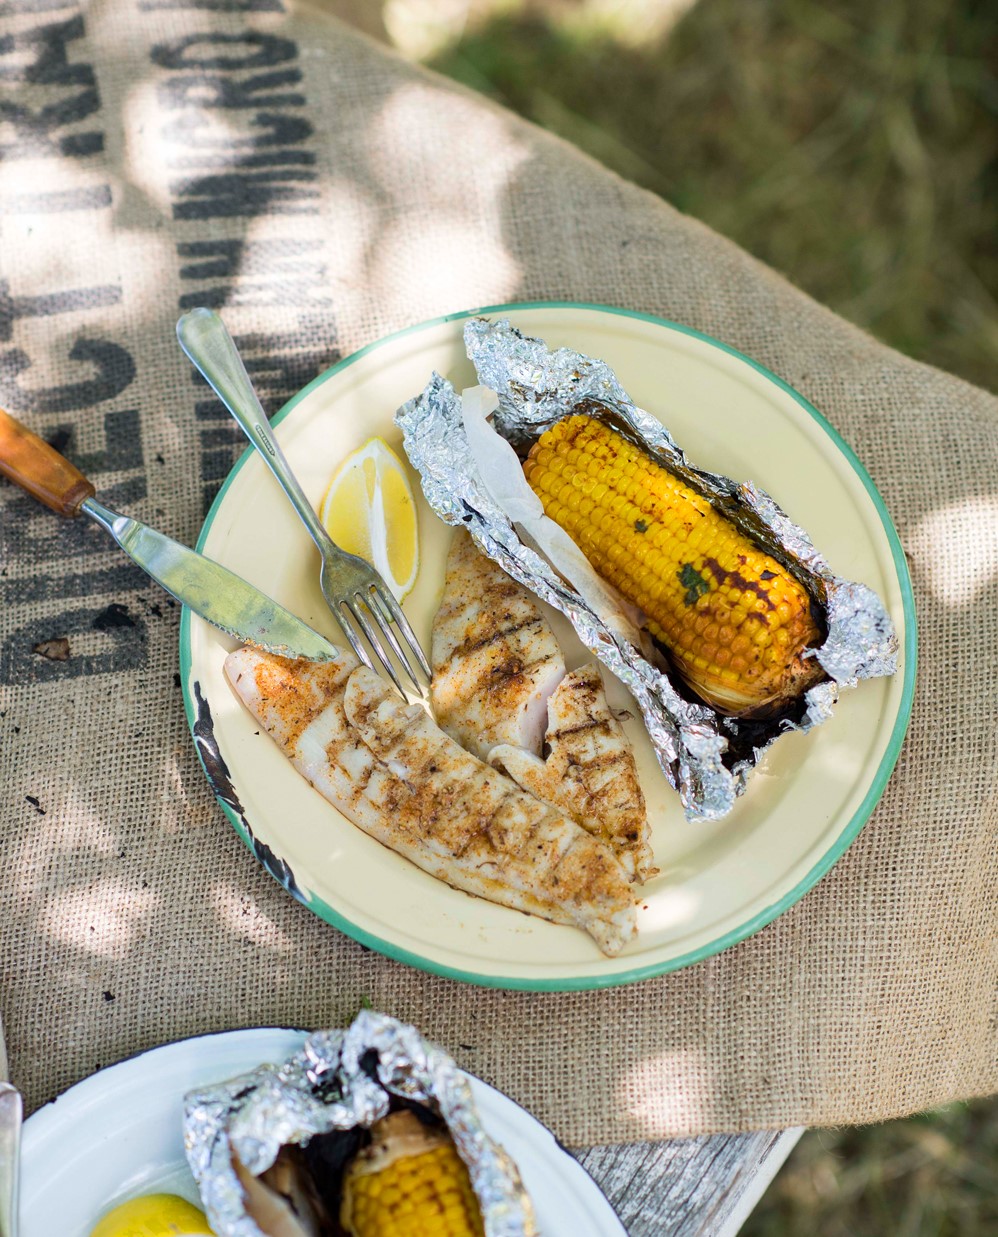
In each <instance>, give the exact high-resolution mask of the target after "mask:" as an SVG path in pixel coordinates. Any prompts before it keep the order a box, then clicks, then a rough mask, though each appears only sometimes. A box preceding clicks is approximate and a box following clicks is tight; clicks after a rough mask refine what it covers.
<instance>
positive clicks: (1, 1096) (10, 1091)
mask: <svg viewBox="0 0 998 1237" xmlns="http://www.w3.org/2000/svg"><path fill="white" fill-rule="evenodd" d="M7 1077H8V1074H7V1048H6V1045H5V1044H4V1041H3V1023H2V1022H0V1237H17V1182H18V1177H19V1176H20V1160H21V1120H22V1117H23V1115H24V1112H23V1105H22V1103H21V1093H20V1091H18V1089H17V1088H16V1087H12V1086H11V1085H10V1083H9V1082H7Z"/></svg>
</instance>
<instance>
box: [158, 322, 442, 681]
mask: <svg viewBox="0 0 998 1237" xmlns="http://www.w3.org/2000/svg"><path fill="white" fill-rule="evenodd" d="M177 339H178V340H179V341H180V346H181V348H183V350H184V352H186V354H187V356H188V357H189V358H190V360H191V361H192V362H193V363H194V365H195V366H196V367H197V368H198V369H199V370H200V371H201V373H202V374H203V375H204V377H205V378H206V379H207V381H208V383H209V385H210V386H211V387H212V388H213V389H214V391H215V393H216V394H217V395H218V397H219V399H220V400H221V401H222V403H223V404H224V405H225V406H226V408H228V410H229V412H231V413H232V415H233V417H234V418H235V419H236V422H237V423H238V424H239V427H240V428H241V429H242V431H243V432H244V433H245V435H246V437H247V438H248V439H249V440H250V442H251V443H252V444H253V446H254V447H256V449H257V450H258V451H259V452H260V454H261V455H262V456H263V459H264V462H265V463H266V464H267V466H268V467H269V468H270V471H271V472H272V473H273V474H274V476H275V477H276V478H277V480H278V482H279V483H280V486H281V488H282V489H283V490H284V492H285V494H287V496H288V498H289V499H290V500H291V503H292V505H293V506H294V509H295V510H296V511H297V512H298V515H299V516H300V517H301V520H302V523H303V524H304V525H305V528H306V529H307V530H308V533H309V536H310V537H311V538H312V540H313V541H314V542H315V544H316V546H317V548H318V550H319V555H320V557H321V559H322V567H321V570H320V573H319V587H320V588H321V589H322V595H323V597H325V599H326V604H327V605H328V606H329V608H330V610H332V612H333V616H334V617H335V619H336V620H337V622H338V623H339V625H340V627H341V628H342V629H343V634H344V635H345V636H346V638H347V640H349V642H350V647H351V648H352V649H353V651H354V653H356V655H357V657H358V658H359V659H360V660H361V661H362V662H363V663H364V664H365V665H366V666H368V667H369V668H370V669H372V670H373V669H374V666H373V665H372V663H371V659H370V657H369V655H368V652H367V649H366V648H365V647H364V645H363V643H362V641H361V635H363V636H364V637H366V639H367V642H368V644H370V646H371V648H372V649H374V652H375V653H376V654H377V656H378V659H379V660H380V662H381V664H382V667H383V668H384V671H385V673H386V674H387V675H388V677H389V678H390V679H391V680H392V682H393V683H394V684H395V686H396V687H397V688H398V690H399V691H400V692H401V694H402V696H403V697H404V696H405V688H404V687H403V686H402V681H401V679H400V678H399V675H398V674H397V673H396V670H395V667H394V665H393V664H392V661H391V658H390V656H389V654H388V650H387V649H386V648H385V644H387V645H388V646H389V648H390V649H391V651H392V652H393V653H394V654H395V657H396V658H397V659H398V662H399V664H400V665H401V666H402V667H403V668H404V669H405V671H406V673H407V674H408V676H409V678H410V679H411V680H412V683H413V685H414V687H415V689H416V691H417V692H418V693H419V694H420V695H421V696H422V695H423V686H422V684H421V683H420V681H419V679H418V678H417V677H416V671H415V670H414V669H413V666H412V664H411V662H410V659H409V658H410V656H411V657H412V658H413V659H414V660H415V661H416V662H417V663H418V666H419V669H420V670H421V671H422V672H423V675H424V676H425V678H426V679H427V680H429V678H430V665H429V662H428V661H427V660H426V654H425V653H424V652H423V650H422V649H421V648H420V646H419V641H418V640H417V639H416V636H415V635H414V633H413V630H412V628H411V627H410V626H409V623H408V620H407V619H406V617H405V615H404V614H403V613H402V607H401V606H400V605H399V603H398V602H397V601H396V600H395V598H394V596H393V595H392V593H391V590H390V589H389V588H388V586H387V585H386V584H385V582H384V580H383V579H382V577H381V575H380V574H379V573H378V572H377V571H376V570H375V569H374V567H372V566H371V564H370V563H368V562H366V561H365V560H364V559H362V558H359V557H358V556H357V555H356V554H348V553H347V552H346V550H342V549H340V547H339V546H338V545H337V544H336V543H335V542H334V541H333V540H332V538H331V537H330V536H329V534H328V533H327V532H326V530H325V528H324V527H323V526H322V523H321V521H320V520H319V518H318V516H317V515H316V513H315V510H314V509H313V507H312V504H311V503H310V502H309V501H308V499H307V498H306V497H305V492H304V491H303V490H302V488H301V486H300V485H299V483H298V481H297V479H296V478H295V476H294V474H293V473H292V471H291V468H290V466H289V465H288V461H287V460H286V459H285V457H284V453H283V452H282V451H281V448H280V447H279V446H278V445H277V440H276V438H275V437H274V435H273V432H272V431H271V428H270V423H269V421H268V420H267V414H266V413H265V412H264V410H263V406H262V404H261V403H260V400H259V397H258V396H257V394H256V391H255V390H254V389H253V384H252V383H251V382H250V378H249V375H248V374H247V372H246V367H245V365H244V364H243V361H242V357H240V355H239V351H238V349H237V348H236V345H235V341H234V340H233V338H232V336H231V335H230V334H229V332H228V329H227V328H226V326H225V323H224V322H223V321H222V319H221V318H220V317H219V315H218V314H217V313H215V312H214V310H211V309H192V310H191V311H190V312H189V313H186V314H184V315H183V317H182V318H181V319H180V321H179V322H178V323H177ZM394 628H398V633H399V634H398V635H396V633H395V630H394ZM400 637H401V639H400ZM382 641H384V643H382ZM403 645H405V646H406V647H407V648H408V655H407V653H406V651H405V648H403Z"/></svg>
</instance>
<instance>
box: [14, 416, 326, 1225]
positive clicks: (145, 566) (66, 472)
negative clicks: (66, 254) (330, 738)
mask: <svg viewBox="0 0 998 1237" xmlns="http://www.w3.org/2000/svg"><path fill="white" fill-rule="evenodd" d="M0 473H3V474H4V476H6V477H9V478H10V480H11V481H13V482H14V483H15V484H16V485H19V486H20V487H21V488H22V489H23V490H26V491H27V492H28V493H29V494H30V495H31V496H32V497H33V498H37V499H38V501H39V502H40V503H43V504H44V505H45V506H46V507H48V508H49V509H50V510H51V511H55V512H56V513H57V514H58V515H64V516H77V515H79V514H80V513H81V512H82V513H83V514H84V515H86V516H89V517H90V519H92V520H94V521H95V522H96V523H97V524H99V525H100V526H101V527H102V528H105V529H107V531H108V532H109V533H110V534H111V536H112V537H113V538H114V539H115V541H117V543H118V545H120V546H121V548H122V549H123V550H124V551H125V553H126V554H127V555H128V556H129V557H130V558H131V559H132V560H133V561H134V562H136V563H138V565H139V566H140V567H141V568H142V570H143V571H144V572H146V573H147V574H148V575H150V576H151V577H152V578H153V579H154V580H155V581H156V583H157V584H159V585H160V586H161V587H162V588H165V589H166V591H167V592H168V593H170V594H171V595H172V596H173V597H176V599H177V600H178V601H180V602H183V604H184V605H185V606H189V607H190V609H192V610H193V611H194V612H195V614H200V615H201V617H202V618H203V619H207V620H208V622H209V623H212V624H214V626H215V627H218V628H220V629H221V630H222V631H224V632H226V634H227V635H230V636H235V638H236V639H237V640H242V641H243V642H245V643H248V644H254V645H256V646H257V647H258V648H261V649H264V650H265V651H266V652H268V653H277V654H279V655H280V656H282V657H304V658H307V659H308V660H309V661H331V660H332V659H333V658H335V657H338V656H339V650H338V649H337V648H336V646H335V645H333V644H331V643H330V642H329V641H328V640H327V639H326V638H325V637H324V636H320V635H319V633H318V632H317V631H313V630H312V628H311V627H309V626H308V625H307V624H305V623H303V622H302V621H301V619H299V618H296V616H295V615H293V614H292V613H291V611H290V610H285V609H284V607H283V606H280V605H278V604H277V602H276V601H273V600H272V599H271V598H270V597H268V596H267V595H266V594H265V593H261V592H260V591H259V589H256V588H254V587H253V585H252V584H248V583H247V582H246V581H245V580H244V579H242V578H241V577H240V576H237V575H235V574H234V572H231V571H229V570H228V569H227V568H225V567H222V566H221V565H220V564H219V563H215V562H212V560H211V559H210V558H205V557H204V555H202V554H198V553H196V552H195V551H194V550H190V549H188V548H187V546H185V545H181V544H180V543H179V542H178V541H174V540H173V539H172V538H170V537H167V536H166V535H165V534H164V533H159V532H156V530H155V529H153V528H150V527H149V526H148V525H147V524H142V523H141V522H140V521H139V520H133V519H132V518H131V517H130V516H127V515H121V514H119V513H118V512H117V511H112V510H111V508H110V507H105V506H104V504H103V503H101V502H98V501H97V498H96V493H97V491H96V490H95V489H94V487H93V485H92V484H91V483H90V482H89V481H88V480H87V478H86V477H85V476H84V475H83V473H81V472H80V470H79V469H78V468H77V467H76V466H75V465H74V464H71V463H70V462H69V460H67V459H65V458H64V457H63V456H61V455H60V454H59V452H58V451H56V450H55V448H54V447H52V446H50V445H49V444H48V443H47V442H45V441H43V440H42V439H41V438H39V437H38V435H37V434H33V433H32V432H31V430H29V429H28V428H27V427H26V426H24V425H22V424H21V422H20V421H18V420H17V419H16V418H15V417H12V416H11V415H10V413H9V412H4V411H3V410H2V409H0ZM0 1237H5V1234H4V1233H3V1230H0Z"/></svg>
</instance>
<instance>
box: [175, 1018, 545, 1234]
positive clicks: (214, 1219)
mask: <svg viewBox="0 0 998 1237" xmlns="http://www.w3.org/2000/svg"><path fill="white" fill-rule="evenodd" d="M372 1051H373V1052H374V1053H376V1054H377V1063H376V1067H375V1069H374V1071H373V1072H374V1073H375V1075H376V1077H374V1078H372V1077H371V1076H370V1074H369V1073H368V1072H367V1070H366V1069H365V1068H364V1066H365V1065H366V1066H368V1068H370V1055H369V1054H371V1053H372ZM362 1062H363V1064H362ZM393 1095H395V1096H400V1097H402V1098H404V1099H408V1100H413V1101H416V1102H417V1103H420V1104H425V1105H426V1106H427V1108H429V1109H431V1110H432V1111H433V1112H434V1113H436V1114H437V1115H438V1116H441V1117H442V1118H443V1119H444V1121H445V1122H446V1123H447V1126H448V1128H449V1130H450V1133H451V1136H452V1137H453V1139H454V1143H455V1145H456V1147H457V1150H458V1153H459V1154H460V1156H461V1158H462V1159H463V1160H464V1162H465V1164H467V1166H468V1170H469V1173H470V1176H471V1183H472V1185H473V1187H474V1189H475V1193H476V1194H477V1196H478V1199H479V1202H480V1204H481V1208H482V1216H483V1219H484V1222H485V1232H486V1234H487V1237H537V1235H538V1230H537V1227H536V1223H535V1220H534V1212H533V1206H532V1204H531V1201H530V1198H529V1196H528V1195H527V1193H526V1191H525V1190H524V1188H523V1183H522V1181H521V1180H520V1174H519V1172H518V1170H517V1167H516V1165H515V1164H514V1163H513V1161H512V1159H511V1158H510V1156H509V1155H508V1154H507V1153H506V1152H505V1151H504V1150H503V1149H502V1147H500V1146H499V1145H498V1144H497V1143H495V1142H494V1141H493V1140H492V1139H491V1138H490V1137H489V1136H488V1134H487V1133H486V1132H485V1130H484V1129H483V1127H482V1122H481V1118H480V1117H479V1114H478V1110H477V1108H476V1106H475V1102H474V1098H473V1097H472V1094H471V1087H470V1086H469V1084H468V1081H467V1079H466V1078H465V1076H464V1075H463V1074H462V1073H461V1072H460V1070H459V1069H458V1068H457V1066H456V1065H455V1063H454V1061H453V1060H452V1059H451V1058H450V1057H449V1056H447V1054H446V1053H445V1052H444V1051H443V1050H442V1049H440V1048H438V1047H436V1046H435V1045H433V1044H429V1043H427V1042H426V1041H425V1040H424V1039H423V1038H422V1037H421V1036H420V1034H419V1032H418V1031H417V1030H416V1029H415V1027H412V1026H409V1025H407V1024H406V1023H403V1022H398V1021H397V1020H396V1019H394V1018H389V1017H388V1016H387V1015H385V1014H379V1013H374V1012H372V1011H370V1010H363V1011H361V1013H360V1014H358V1015H357V1017H356V1018H355V1019H354V1021H353V1023H352V1024H351V1025H350V1027H348V1028H347V1029H346V1030H335V1031H316V1032H315V1033H314V1034H312V1035H310V1036H309V1037H308V1038H307V1039H306V1041H305V1043H304V1044H303V1045H302V1047H301V1048H300V1049H299V1050H298V1051H297V1052H296V1053H295V1054H294V1055H293V1056H291V1057H289V1058H288V1059H287V1060H286V1061H283V1062H281V1063H279V1064H263V1065H261V1066H260V1067H259V1068H258V1069H255V1070H253V1071H252V1072H251V1073H248V1074H242V1075H240V1076H239V1077H238V1078H232V1079H229V1080H228V1081H226V1082H220V1083H218V1084H217V1085H215V1086H211V1087H204V1088H200V1089H198V1090H196V1091H192V1092H190V1093H189V1094H188V1095H187V1096H186V1097H185V1101H184V1145H185V1149H186V1152H187V1160H188V1163H189V1164H190V1167H191V1171H192V1173H193V1174H194V1179H195V1181H196V1182H197V1185H198V1189H199V1190H200V1192H201V1199H202V1202H203V1203H204V1207H205V1211H206V1213H207V1216H208V1219H209V1221H210V1223H211V1225H212V1228H213V1229H214V1231H215V1232H216V1233H218V1235H219V1237H263V1235H262V1234H261V1231H260V1229H259V1228H258V1227H257V1225H256V1223H255V1222H254V1221H253V1220H252V1219H251V1218H250V1217H249V1216H248V1215H247V1214H246V1212H245V1209H244V1206H243V1191H242V1187H241V1186H240V1184H239V1180H238V1178H237V1177H236V1173H235V1170H234V1168H233V1166H232V1156H233V1153H235V1155H236V1157H237V1158H238V1159H239V1161H240V1162H241V1163H242V1164H243V1165H244V1166H245V1167H246V1168H247V1169H249V1171H250V1172H251V1173H252V1174H253V1175H254V1176H259V1175H260V1174H261V1173H262V1172H264V1171H265V1170H266V1169H267V1168H269V1167H270V1166H271V1165H272V1164H273V1163H274V1160H275V1159H276V1157H277V1153H278V1152H279V1151H280V1149H281V1147H283V1146H287V1145H289V1144H297V1145H304V1144H305V1143H307V1142H308V1140H309V1139H310V1138H311V1137H312V1136H313V1135H316V1134H327V1133H329V1132H331V1131H333V1130H351V1129H354V1128H355V1127H356V1126H365V1127H367V1126H370V1125H372V1124H373V1123H374V1122H375V1121H377V1120H378V1119H379V1118H381V1117H383V1116H385V1115H386V1114H387V1113H388V1110H389V1097H390V1096H393Z"/></svg>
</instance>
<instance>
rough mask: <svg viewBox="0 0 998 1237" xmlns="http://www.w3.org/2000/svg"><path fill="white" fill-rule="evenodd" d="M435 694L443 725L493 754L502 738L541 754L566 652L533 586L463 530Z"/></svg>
mask: <svg viewBox="0 0 998 1237" xmlns="http://www.w3.org/2000/svg"><path fill="white" fill-rule="evenodd" d="M430 660H431V662H432V667H433V680H432V684H431V688H430V691H431V702H432V705H433V712H434V716H435V717H436V719H437V722H438V723H439V725H440V727H441V728H442V729H443V730H445V731H446V732H447V734H449V735H450V736H451V738H453V739H456V740H457V741H458V742H459V743H460V744H461V745H462V747H465V748H466V749H467V750H468V751H469V752H472V753H473V754H474V755H476V756H478V757H480V758H481V759H483V760H484V759H485V758H486V757H487V755H488V753H489V751H490V750H491V749H492V748H493V747H495V746H496V744H499V743H512V744H515V745H516V746H517V747H524V748H526V749H527V750H528V751H531V752H533V753H534V754H535V755H539V754H540V750H541V743H542V740H543V736H544V728H545V725H546V723H547V701H548V697H549V696H550V695H551V693H552V692H553V691H554V689H555V688H556V687H557V685H558V684H559V683H560V682H561V680H562V679H563V678H564V676H565V659H564V657H563V656H562V652H561V649H560V648H559V647H558V642H557V640H555V638H554V633H553V632H552V631H551V628H550V627H549V625H548V623H547V621H546V620H545V619H544V617H543V615H542V614H541V612H540V610H539V609H538V607H537V605H536V603H535V602H534V601H533V599H532V598H531V597H530V594H529V593H527V591H526V590H525V589H523V588H521V587H520V585H518V584H517V583H516V582H515V581H514V580H511V579H510V577H509V576H507V575H506V573H505V572H504V571H502V570H501V568H499V567H498V566H496V564H495V563H493V562H492V561H491V560H490V559H488V558H486V557H485V556H484V555H483V554H480V553H479V552H478V550H477V549H476V548H475V544H474V542H473V541H472V540H471V537H470V536H469V535H468V533H466V532H464V531H463V530H461V531H458V532H457V533H456V534H455V536H454V539H453V541H452V543H451V548H450V552H449V554H448V556H447V570H446V575H445V580H444V596H443V601H442V602H441V605H440V609H439V610H438V611H437V614H436V617H435V619H434V620H433V634H432V640H431V650H430Z"/></svg>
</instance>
